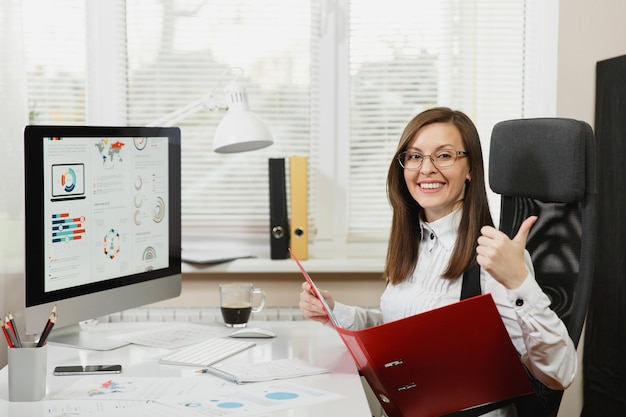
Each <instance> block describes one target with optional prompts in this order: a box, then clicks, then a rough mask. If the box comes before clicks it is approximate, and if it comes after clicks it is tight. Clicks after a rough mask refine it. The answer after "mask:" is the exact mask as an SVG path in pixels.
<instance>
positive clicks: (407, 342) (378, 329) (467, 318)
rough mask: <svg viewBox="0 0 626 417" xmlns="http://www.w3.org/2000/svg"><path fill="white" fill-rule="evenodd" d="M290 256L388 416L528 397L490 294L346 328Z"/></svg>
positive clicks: (413, 416)
mask: <svg viewBox="0 0 626 417" xmlns="http://www.w3.org/2000/svg"><path fill="white" fill-rule="evenodd" d="M292 258H294V260H295V261H296V263H297V264H298V267H299V268H300V270H301V272H302V274H303V275H304V277H305V279H306V280H307V281H308V282H309V283H310V284H311V287H312V288H313V291H314V292H315V294H316V296H317V297H318V298H319V299H320V300H322V304H323V305H324V309H325V310H326V313H327V315H328V316H329V319H330V322H331V324H332V326H333V327H334V328H335V330H336V331H337V333H339V336H340V337H341V339H342V340H343V342H344V344H345V345H346V347H347V349H348V351H349V352H350V354H351V355H352V358H353V359H354V362H355V364H356V365H357V367H358V369H359V370H360V371H361V374H362V375H363V376H364V377H365V379H366V380H367V382H368V383H369V385H370V387H371V388H372V390H373V391H374V393H375V394H376V396H377V397H378V401H379V402H380V404H381V406H382V407H383V409H384V410H385V413H386V414H387V415H388V416H389V417H432V416H441V415H445V414H450V413H454V412H457V411H461V410H467V409H472V408H478V407H482V406H486V405H488V404H494V403H499V402H500V401H503V400H508V399H511V398H515V397H520V396H523V395H527V394H530V393H532V392H533V388H532V385H531V383H530V379H529V378H528V375H527V373H526V370H525V369H524V367H523V365H522V363H521V361H520V357H519V354H518V353H517V351H516V350H515V347H514V346H513V343H512V342H511V339H510V338H509V335H508V333H507V331H506V328H505V327H504V323H502V319H501V318H500V314H499V313H498V310H497V308H496V305H495V303H494V301H493V298H492V297H491V294H483V295H479V296H476V297H473V298H468V299H465V300H463V301H459V302H456V303H453V304H450V305H448V306H445V307H441V308H437V309H434V310H430V311H427V312H424V313H421V314H417V315H414V316H410V317H406V318H403V319H400V320H396V321H392V322H388V323H385V324H381V325H378V326H374V327H369V328H366V329H361V330H349V329H345V328H342V327H340V326H339V325H338V323H337V321H336V319H335V318H334V316H333V313H332V311H331V310H330V308H329V307H328V305H327V304H326V303H325V302H324V298H323V297H322V294H321V293H320V292H319V290H318V289H317V287H316V286H315V284H314V283H313V281H312V280H311V277H310V276H309V275H308V273H307V272H306V271H305V270H304V268H303V267H302V265H301V264H300V262H298V259H297V258H296V257H294V254H293V253H292Z"/></svg>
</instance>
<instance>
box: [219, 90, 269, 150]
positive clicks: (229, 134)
mask: <svg viewBox="0 0 626 417" xmlns="http://www.w3.org/2000/svg"><path fill="white" fill-rule="evenodd" d="M224 91H225V93H226V100H227V102H228V103H229V104H228V111H227V112H226V115H225V116H224V118H223V119H222V121H221V122H220V124H219V125H218V126H217V129H216V130H215V138H214V139H213V150H214V151H215V152H217V153H236V152H246V151H254V150H257V149H261V148H265V147H267V146H270V145H271V144H273V143H274V141H273V139H272V134H271V133H270V131H269V129H268V128H267V126H266V125H265V123H264V122H263V120H261V118H260V117H259V116H257V115H256V114H255V113H253V112H251V111H250V110H248V100H247V97H246V92H245V89H244V88H243V87H242V86H240V85H239V84H238V83H237V82H234V81H233V82H231V83H229V84H228V85H227V86H226V88H225V89H224Z"/></svg>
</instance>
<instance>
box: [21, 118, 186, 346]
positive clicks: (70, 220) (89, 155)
mask: <svg viewBox="0 0 626 417" xmlns="http://www.w3.org/2000/svg"><path fill="white" fill-rule="evenodd" d="M24 164H25V203H26V205H25V232H26V233H25V259H26V265H25V290H24V292H25V310H24V316H25V317H24V319H25V327H26V329H25V330H26V333H27V334H37V333H40V332H41V331H42V330H43V327H44V325H45V323H46V320H47V319H48V317H49V316H50V314H51V311H52V309H53V307H54V306H56V307H57V321H56V324H55V327H54V328H53V331H52V332H51V334H50V337H49V339H48V340H49V341H51V342H57V343H59V344H64V345H72V346H81V347H84V348H88V349H96V350H108V349H111V348H115V347H118V346H120V345H123V344H125V343H124V342H120V341H116V340H113V339H108V338H100V339H99V340H98V338H97V336H96V333H97V332H86V331H81V328H80V326H79V323H81V322H84V321H87V320H92V319H96V318H98V317H102V316H104V315H107V314H111V313H116V312H120V311H123V310H127V309H130V308H136V307H140V306H143V305H146V304H150V303H153V302H156V301H160V300H164V299H168V298H172V297H176V296H178V295H180V291H181V266H180V259H181V217H180V214H181V213H180V196H181V192H180V185H181V182H180V181H181V180H180V130H179V129H178V128H159V127H95V126H27V127H26V128H25V130H24Z"/></svg>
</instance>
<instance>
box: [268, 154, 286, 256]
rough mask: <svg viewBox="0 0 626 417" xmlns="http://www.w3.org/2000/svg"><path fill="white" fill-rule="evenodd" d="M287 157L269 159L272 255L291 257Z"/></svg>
mask: <svg viewBox="0 0 626 417" xmlns="http://www.w3.org/2000/svg"><path fill="white" fill-rule="evenodd" d="M285 181H286V180H285V158H270V159H269V193H270V257H271V259H287V258H289V251H288V248H289V214H288V210H287V186H286V182H285Z"/></svg>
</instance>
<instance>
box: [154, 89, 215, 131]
mask: <svg viewBox="0 0 626 417" xmlns="http://www.w3.org/2000/svg"><path fill="white" fill-rule="evenodd" d="M205 108H206V109H209V110H211V111H215V110H220V106H219V105H218V104H217V102H216V101H215V100H214V99H213V96H212V95H211V93H209V94H207V95H206V96H204V97H200V98H199V99H197V100H195V101H192V102H191V103H189V104H187V105H186V106H184V107H181V108H180V109H178V110H176V111H173V112H172V113H170V114H166V115H165V116H163V117H161V118H159V119H157V120H154V121H152V122H150V123H149V124H147V125H146V126H149V127H153V126H162V127H168V126H174V125H175V124H177V123H178V122H180V121H181V120H184V119H186V118H187V117H189V116H191V115H192V114H195V113H197V112H199V111H200V110H202V109H205Z"/></svg>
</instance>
